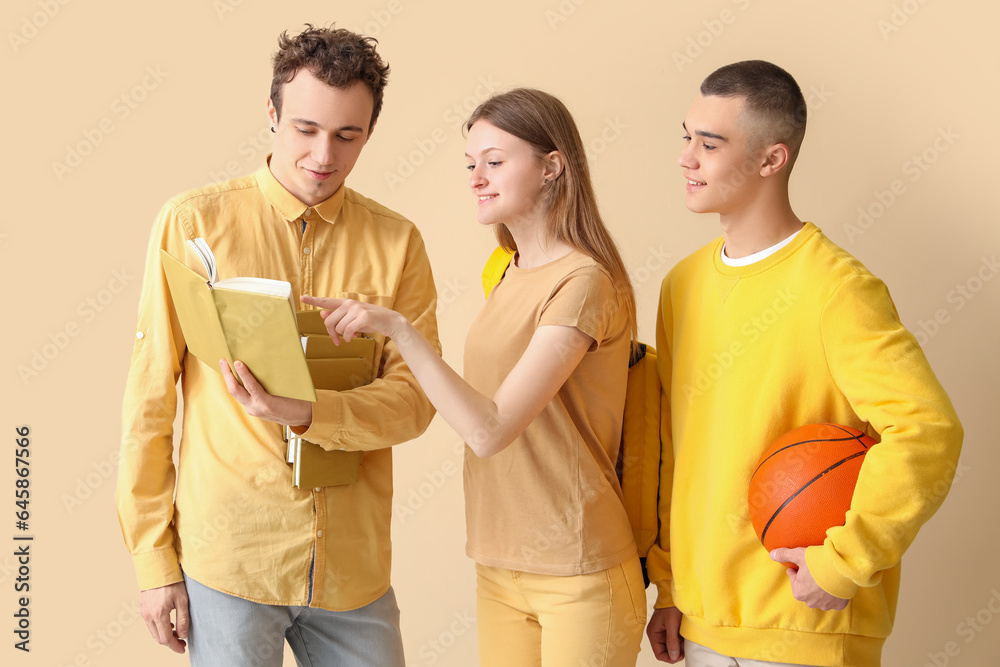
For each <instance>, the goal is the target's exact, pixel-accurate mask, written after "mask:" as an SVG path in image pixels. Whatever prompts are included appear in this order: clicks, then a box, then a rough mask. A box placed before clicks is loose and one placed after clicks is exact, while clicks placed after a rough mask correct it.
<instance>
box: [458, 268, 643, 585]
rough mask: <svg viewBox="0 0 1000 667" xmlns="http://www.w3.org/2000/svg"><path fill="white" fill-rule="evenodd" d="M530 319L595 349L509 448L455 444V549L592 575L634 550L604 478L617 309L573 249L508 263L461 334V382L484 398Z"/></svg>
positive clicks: (616, 378)
mask: <svg viewBox="0 0 1000 667" xmlns="http://www.w3.org/2000/svg"><path fill="white" fill-rule="evenodd" d="M541 325H563V326H572V327H576V328H577V329H579V330H580V331H582V332H584V333H585V334H587V335H588V336H590V337H591V338H593V339H594V340H595V341H596V344H595V345H594V346H593V347H592V348H591V349H590V351H588V352H587V353H586V354H585V355H584V358H583V360H582V361H581V362H580V364H579V366H577V368H576V369H575V370H574V371H573V373H572V375H570V377H569V379H568V380H567V381H566V383H565V384H564V385H563V386H562V388H561V389H560V390H559V392H558V393H557V394H556V396H555V397H554V398H553V399H552V401H550V402H549V404H548V405H547V406H545V409H544V410H543V411H542V413H541V414H540V415H539V416H538V417H537V418H536V419H535V420H534V421H533V422H531V424H529V425H528V428H527V429H525V431H524V432H523V433H522V434H521V435H520V436H518V437H517V439H515V440H514V442H513V443H511V444H510V446H508V447H507V448H506V449H504V450H503V451H502V452H500V453H499V454H496V455H495V456H492V457H489V458H485V459H481V458H479V457H478V456H476V454H475V452H473V451H472V450H471V449H470V448H468V447H466V451H465V498H466V503H465V507H466V520H467V523H468V545H467V548H466V552H467V553H468V555H469V556H470V557H471V558H473V559H475V560H476V561H477V562H479V563H482V564H484V565H489V566H493V567H503V568H508V569H512V570H520V571H525V572H535V573H539V574H553V575H575V574H587V573H591V572H598V571H601V570H605V569H608V568H610V567H613V566H615V565H618V564H620V563H622V562H623V561H625V560H626V559H627V558H629V557H630V556H632V555H633V554H634V553H635V542H634V540H633V539H632V530H631V528H630V526H629V522H628V517H627V515H626V514H625V508H624V506H623V505H622V495H621V487H620V486H619V484H618V478H617V476H616V475H615V461H616V459H617V457H618V448H619V445H620V442H621V427H622V413H623V410H624V405H625V385H626V381H627V374H628V354H629V332H628V324H627V316H626V313H625V310H624V309H623V308H620V307H619V304H618V298H617V295H616V294H615V290H614V287H613V285H612V283H611V278H610V276H609V275H608V273H607V272H606V271H605V270H604V269H602V268H601V267H599V266H598V265H597V263H596V262H594V260H593V259H591V258H590V257H587V256H586V255H584V254H582V253H579V252H576V251H572V252H570V253H569V254H568V255H565V256H563V257H561V258H559V259H557V260H555V261H553V262H550V263H548V264H545V265H543V266H540V267H536V268H531V269H520V268H518V267H516V266H514V265H513V264H511V266H510V268H508V269H507V274H506V276H505V277H504V279H503V281H501V282H500V284H499V285H497V287H496V288H495V289H494V290H493V291H492V292H491V293H490V296H489V298H488V299H487V301H486V305H485V306H484V307H483V310H482V312H480V313H479V316H478V317H477V318H476V321H475V322H474V323H473V324H472V328H471V329H470V330H469V336H468V339H467V341H466V346H465V377H466V380H468V382H469V383H470V384H471V385H472V386H473V387H475V388H476V389H477V390H479V391H480V392H482V393H484V394H485V395H487V396H493V395H494V394H495V393H496V390H497V389H498V388H499V387H500V384H501V383H502V382H503V380H504V379H505V378H506V377H507V375H508V373H510V371H511V370H512V369H513V368H514V365H515V364H516V363H517V362H518V361H519V360H520V358H521V355H522V354H523V353H524V350H525V349H526V348H527V346H528V342H529V341H530V340H531V337H532V335H533V334H534V332H535V329H536V328H537V327H539V326H541ZM552 353H553V354H558V350H553V351H552Z"/></svg>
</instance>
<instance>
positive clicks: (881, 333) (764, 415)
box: [647, 61, 962, 667]
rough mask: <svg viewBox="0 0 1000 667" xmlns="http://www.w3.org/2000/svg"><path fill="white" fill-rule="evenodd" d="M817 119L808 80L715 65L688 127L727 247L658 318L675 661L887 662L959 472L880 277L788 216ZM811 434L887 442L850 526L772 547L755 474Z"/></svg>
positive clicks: (925, 373) (709, 208)
mask: <svg viewBox="0 0 1000 667" xmlns="http://www.w3.org/2000/svg"><path fill="white" fill-rule="evenodd" d="M805 120H806V105H805V100H804V99H803V97H802V93H801V91H800V89H799V86H798V85H797V84H796V82H795V80H794V79H793V78H792V77H791V76H790V75H789V74H788V73H787V72H785V71H784V70H782V69H781V68H779V67H777V66H775V65H772V64H770V63H767V62H763V61H746V62H740V63H735V64H733V65H728V66H726V67H723V68H721V69H719V70H717V71H716V72H714V73H712V74H711V75H710V76H709V77H708V78H707V79H705V81H704V82H703V83H702V86H701V94H700V95H698V97H697V98H696V99H695V101H694V103H693V104H692V106H691V109H690V111H689V112H688V115H687V117H686V118H685V120H684V124H683V127H684V131H685V135H686V136H685V137H684V140H685V146H684V148H683V150H682V152H681V156H680V159H679V163H680V166H681V169H682V171H683V175H684V178H685V179H686V180H687V195H686V204H687V207H688V208H689V209H690V210H692V211H695V212H698V213H717V214H718V215H719V220H720V223H721V226H722V238H720V239H718V240H716V241H713V242H712V243H710V244H708V245H707V246H705V247H703V248H702V249H700V250H698V251H697V252H695V253H694V254H692V255H690V256H689V257H687V258H685V259H684V260H682V261H681V262H679V263H678V264H677V265H676V266H675V267H674V268H673V269H672V270H671V271H670V272H669V274H668V275H667V276H666V278H665V279H664V281H663V286H662V290H661V297H660V308H659V314H658V318H657V349H658V352H659V356H658V362H659V372H660V377H661V381H662V385H663V392H664V395H663V420H662V423H663V429H662V441H663V448H664V449H663V457H662V470H661V480H662V482H661V484H662V486H661V492H660V517H661V525H662V526H663V531H662V532H661V536H660V540H659V544H658V545H657V546H654V548H653V550H652V551H651V552H650V554H649V558H648V561H647V564H648V567H649V574H650V579H652V580H653V581H654V582H656V584H657V587H658V591H659V596H658V599H657V603H656V607H657V609H656V611H655V612H654V614H653V616H652V618H651V620H650V624H649V627H648V630H647V632H648V634H649V638H650V642H651V644H652V646H653V650H654V652H655V653H656V655H657V657H658V658H659V659H660V660H662V661H664V662H670V663H675V662H678V661H679V660H680V659H681V658H684V659H685V664H687V665H688V667H707V666H711V667H715V666H720V667H735V666H741V667H760V666H762V665H777V664H783V665H789V664H793V665H829V666H844V667H846V666H850V667H872V666H875V665H878V664H879V663H880V659H881V651H882V645H883V643H884V641H885V638H886V637H887V636H888V635H889V632H890V630H891V629H892V620H893V617H894V614H895V608H896V600H897V596H898V592H899V572H900V567H899V563H900V558H901V557H902V554H903V552H904V551H905V550H906V548H907V547H908V546H909V545H910V543H911V542H912V541H913V539H914V537H915V536H916V533H917V530H918V529H919V527H920V526H921V525H922V524H923V523H924V522H925V521H927V519H929V518H930V516H931V515H932V514H933V513H934V512H935V511H936V510H937V508H938V507H939V506H940V504H941V502H942V501H943V500H944V495H945V494H946V493H947V489H948V486H949V485H950V483H951V481H952V479H953V477H954V474H955V469H956V465H957V461H958V456H959V451H960V449H961V442H962V427H961V425H960V424H959V422H958V419H957V416H956V415H955V411H954V408H953V407H952V405H951V402H950V401H949V399H948V397H947V395H946V394H945V392H944V390H943V389H942V388H941V385H940V384H939V383H938V381H937V379H936V378H935V376H934V374H933V372H932V371H931V369H930V366H929V365H928V363H927V360H926V358H925V357H924V354H923V352H922V351H921V349H920V347H919V345H918V344H917V342H916V340H915V338H914V337H913V335H912V334H910V332H908V331H907V330H906V329H905V328H904V327H903V325H902V324H901V323H900V321H899V317H898V315H897V313H896V309H895V307H894V305H893V303H892V300H891V298H890V297H889V293H888V290H887V289H886V287H885V285H884V284H883V283H882V281H881V280H879V279H878V278H876V277H875V276H873V275H872V274H871V273H870V272H869V271H868V270H867V269H866V268H865V267H864V266H863V265H862V264H861V263H860V262H859V261H858V260H857V259H855V258H854V257H852V256H850V255H849V254H848V253H847V252H845V251H844V250H842V249H841V248H839V247H837V246H836V245H834V244H833V243H832V242H831V241H830V240H829V239H828V238H826V236H824V235H823V233H822V232H821V231H820V230H819V228H817V227H816V226H815V225H814V224H812V223H810V222H805V223H803V222H802V221H801V220H800V219H799V218H798V217H797V216H796V215H795V213H794V212H793V211H792V208H791V205H790V204H789V198H788V178H789V173H790V171H791V168H792V165H793V163H794V161H795V158H796V156H797V154H798V151H799V146H800V145H801V142H802V137H803V135H804V133H805ZM816 422H832V423H839V424H846V425H849V426H853V427H855V428H858V429H861V430H862V431H867V432H868V433H869V434H871V435H874V436H876V438H877V439H878V438H879V437H880V438H881V442H880V443H879V444H877V445H875V446H874V447H872V448H871V450H870V451H869V452H868V454H867V457H866V459H865V462H864V465H863V466H862V468H861V473H860V475H859V478H858V483H857V487H856V489H855V492H854V498H853V503H852V506H851V510H850V511H849V512H848V514H847V518H846V523H845V525H844V526H842V527H834V528H830V529H829V530H828V531H827V537H826V540H825V542H824V543H823V544H822V545H819V546H811V547H808V548H795V549H785V548H782V549H776V550H774V551H773V552H772V553H771V554H768V553H767V551H765V549H764V548H763V547H762V546H761V544H760V542H759V540H758V539H757V536H756V534H755V532H754V529H753V526H752V525H751V523H750V518H749V516H748V510H747V490H748V485H749V480H750V476H751V474H752V472H753V469H754V467H755V465H756V463H757V460H758V458H759V457H760V455H761V453H762V452H763V451H764V450H765V449H766V448H767V447H768V445H769V444H770V443H771V442H773V441H774V440H775V439H776V438H777V437H779V436H781V435H783V434H784V433H786V432H788V431H790V430H792V429H794V428H797V427H799V426H803V425H806V424H810V423H816ZM788 546H792V545H788ZM782 562H791V563H794V564H795V566H796V568H791V569H788V570H787V574H786V568H785V567H783V566H782V565H781V563H782Z"/></svg>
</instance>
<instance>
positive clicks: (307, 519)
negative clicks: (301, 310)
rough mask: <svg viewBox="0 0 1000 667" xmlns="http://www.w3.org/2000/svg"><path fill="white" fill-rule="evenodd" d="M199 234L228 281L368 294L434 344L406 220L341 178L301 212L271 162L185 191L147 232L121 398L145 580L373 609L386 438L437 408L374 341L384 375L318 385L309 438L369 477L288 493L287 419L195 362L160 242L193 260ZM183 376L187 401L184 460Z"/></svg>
mask: <svg viewBox="0 0 1000 667" xmlns="http://www.w3.org/2000/svg"><path fill="white" fill-rule="evenodd" d="M197 237H203V238H204V239H205V240H206V241H207V242H208V245H209V247H210V248H211V249H212V251H213V253H214V254H215V258H216V262H217V265H218V267H219V278H220V279H221V278H228V277H236V276H257V277H262V278H274V279H279V280H287V281H288V282H290V283H291V285H292V292H293V296H294V298H295V300H296V303H298V299H299V296H300V295H301V294H304V293H306V294H315V295H319V296H333V297H350V298H354V299H357V300H360V301H366V302H371V303H376V304H379V305H381V306H385V307H388V308H392V309H394V310H397V311H399V312H400V313H402V314H403V315H405V316H406V317H407V319H409V320H410V321H411V322H413V323H414V325H415V326H416V328H417V329H418V330H419V331H420V332H421V333H423V335H424V336H426V337H427V339H428V340H430V341H431V342H432V343H433V344H435V345H437V344H438V337H437V322H436V319H435V309H436V301H437V294H436V290H435V287H434V279H433V277H432V275H431V268H430V263H429V261H428V259H427V254H426V251H425V249H424V244H423V240H422V239H421V237H420V234H419V232H418V231H417V229H416V227H414V225H413V224H412V223H411V222H409V221H408V220H406V219H405V218H403V217H402V216H400V215H398V214H396V213H394V212H392V211H390V210H388V209H386V208H385V207H383V206H381V205H379V204H378V203H376V202H374V201H372V200H370V199H367V198H365V197H363V196H361V195H359V194H357V193H356V192H354V191H353V190H350V189H349V188H347V187H346V185H345V186H341V188H340V189H339V190H338V191H337V193H336V194H334V195H333V196H332V197H330V198H329V199H327V200H326V201H324V202H322V203H320V204H318V205H316V206H314V207H311V208H310V207H307V206H306V205H305V204H303V203H302V202H300V201H299V200H298V199H296V198H295V197H294V196H293V195H292V194H291V193H289V192H288V191H287V190H285V189H284V188H283V187H282V186H281V185H280V184H279V183H278V182H277V180H275V178H274V176H273V175H272V174H271V172H270V169H269V167H268V166H267V165H264V166H263V167H262V168H261V169H260V170H259V171H258V172H257V173H256V174H255V175H253V176H247V177H244V178H237V179H234V180H232V181H228V182H226V183H222V184H219V185H214V186H209V187H205V188H201V189H198V190H193V191H191V192H187V193H184V194H182V195H179V196H177V197H175V198H174V199H172V200H171V201H170V202H168V203H167V204H166V205H165V206H164V207H163V210H162V211H161V213H160V216H159V219H158V220H157V222H156V225H155V227H154V228H153V233H152V237H151V239H150V243H149V250H148V254H147V257H146V273H145V279H144V282H143V288H142V295H141V298H140V302H139V318H138V326H137V328H136V336H135V343H134V345H135V347H134V349H133V351H132V361H131V367H130V369H129V375H128V382H127V386H126V390H125V400H124V406H123V418H122V422H123V438H122V448H121V461H120V468H119V476H118V491H117V506H118V517H119V522H120V523H121V527H122V533H123V535H124V537H125V542H126V544H127V546H128V548H129V550H130V551H131V553H132V557H133V561H134V564H135V569H136V574H137V577H138V581H139V587H140V589H143V590H145V589H149V588H156V587H159V586H165V585H167V584H171V583H174V582H177V581H181V580H182V575H181V568H183V570H184V572H186V573H187V574H188V576H190V577H192V578H194V579H195V580H196V581H199V582H201V583H203V584H205V585H207V586H209V587H211V588H214V589H216V590H220V591H223V592H226V593H230V594H233V595H237V596H239V597H243V598H246V599H250V600H254V601H257V602H262V603H268V604H285V605H309V606H312V607H322V608H324V609H331V610H335V611H343V610H348V609H355V608H357V607H360V606H363V605H366V604H368V603H370V602H372V601H374V600H375V599H377V598H378V597H380V596H381V595H382V594H384V593H385V592H386V591H387V590H388V587H389V565H390V554H391V547H390V542H389V523H390V517H391V501H392V453H391V450H390V449H388V448H389V447H390V446H392V445H395V444H398V443H401V442H404V441H406V440H410V439H412V438H414V437H416V436H418V435H420V434H421V433H422V432H423V431H424V429H426V428H427V425H428V424H429V423H430V420H431V417H432V416H433V414H434V410H433V407H432V406H431V404H430V402H429V401H428V400H427V398H426V397H425V396H424V394H423V392H422V391H421V390H420V387H419V386H418V385H417V382H416V380H415V379H414V378H413V376H412V374H411V373H410V371H409V369H408V368H407V367H406V365H405V364H404V363H403V360H402V358H401V357H400V355H399V352H398V350H397V349H396V346H395V345H394V344H393V343H392V342H391V341H387V340H385V339H384V337H381V336H375V339H376V344H377V348H376V364H377V367H376V368H374V369H373V370H374V372H375V373H374V376H375V377H376V378H377V379H376V380H375V381H374V382H372V383H371V384H370V385H368V386H365V387H360V388H357V389H353V390H350V391H345V392H335V391H317V394H318V400H317V402H316V403H314V404H313V421H312V424H311V426H310V427H309V429H308V430H307V431H306V432H305V433H303V434H302V437H303V438H305V439H306V440H309V441H311V442H315V443H317V444H319V445H321V446H323V447H324V448H327V449H347V450H362V451H364V452H365V454H364V459H363V462H362V466H361V473H360V479H359V480H358V481H357V482H356V483H354V484H349V485H345V486H333V487H325V488H316V489H297V488H294V487H293V486H292V477H291V468H290V466H289V465H288V464H287V463H286V462H285V443H284V442H283V440H282V427H281V426H280V425H279V424H276V423H274V422H269V421H265V420H262V419H258V418H256V417H250V416H248V415H247V414H246V413H245V412H244V410H243V408H242V406H240V405H239V404H238V403H237V402H236V400H235V399H233V398H232V397H231V396H230V395H229V392H228V391H227V390H226V385H225V382H224V381H223V379H222V376H221V375H220V374H219V373H218V372H217V371H216V370H214V369H212V368H209V367H208V366H206V365H205V364H204V363H202V362H201V361H199V360H198V359H197V358H196V357H195V356H194V355H192V354H188V351H187V348H186V345H185V342H184V335H183V333H182V332H181V329H180V326H179V324H178V321H177V315H176V313H175V312H174V308H173V305H172V303H171V300H170V293H169V290H168V287H167V284H166V281H165V279H164V275H163V270H162V267H161V262H160V255H159V250H160V249H161V248H162V249H164V250H166V251H167V252H168V253H170V254H171V255H173V256H174V257H177V258H180V259H184V260H185V261H187V263H188V265H189V266H192V268H196V269H197V270H201V269H202V267H201V266H200V263H198V262H197V260H196V259H195V258H194V257H193V256H192V255H191V254H189V253H187V252H186V251H185V246H186V243H185V241H187V240H188V239H193V238H197ZM250 370H251V372H252V371H253V369H252V368H251V369H250ZM178 378H181V391H182V396H183V405H184V407H183V426H182V432H181V438H180V446H179V448H178V450H179V451H177V452H175V451H174V446H173V426H172V425H173V422H174V416H175V412H176V408H177V392H176V385H177V379H178ZM175 457H176V461H177V463H176V466H175V463H174V460H175ZM175 482H176V484H175ZM175 487H176V489H175ZM175 490H176V498H175Z"/></svg>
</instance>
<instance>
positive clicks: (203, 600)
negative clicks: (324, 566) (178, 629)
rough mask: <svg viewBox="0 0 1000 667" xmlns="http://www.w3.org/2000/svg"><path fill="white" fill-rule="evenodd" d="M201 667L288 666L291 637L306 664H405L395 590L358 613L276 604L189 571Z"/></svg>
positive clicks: (192, 643)
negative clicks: (220, 587)
mask: <svg viewBox="0 0 1000 667" xmlns="http://www.w3.org/2000/svg"><path fill="white" fill-rule="evenodd" d="M184 583H185V585H186V586H187V594H188V609H189V613H190V615H191V628H190V630H189V632H188V650H189V651H190V655H191V665H192V666H193V667H229V666H232V667H280V665H281V660H282V655H283V653H284V648H285V647H284V643H285V640H286V639H287V640H288V645H289V646H291V647H292V652H293V653H294V654H295V662H296V663H297V664H298V665H299V667H325V666H327V665H335V666H336V667H404V660H403V640H402V637H401V636H400V633H399V607H397V606H396V595H395V594H394V593H393V592H392V588H390V589H389V591H388V592H387V593H386V594H385V595H383V596H382V597H380V598H379V599H378V600H375V601H374V602H372V603H371V604H368V605H366V606H364V607H361V608H360V609H353V610H351V611H327V610H326V609H316V608H312V607H300V606H293V605H288V606H285V605H269V604H260V603H258V602H251V601H250V600H244V599H243V598H239V597H235V596H233V595H228V594H227V593H220V592H219V591H216V590H213V589H211V588H209V587H207V586H204V585H202V584H199V583H198V582H197V581H195V580H194V579H191V578H190V577H188V576H187V575H185V576H184Z"/></svg>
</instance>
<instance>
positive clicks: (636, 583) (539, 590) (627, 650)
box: [476, 556, 646, 667]
mask: <svg viewBox="0 0 1000 667" xmlns="http://www.w3.org/2000/svg"><path fill="white" fill-rule="evenodd" d="M476 574H477V583H476V597H477V601H476V612H477V618H478V622H477V624H478V626H479V664H480V667H514V666H516V667H543V666H544V667H634V666H635V661H636V658H637V657H638V655H639V644H640V642H641V641H642V636H643V629H644V627H645V625H646V591H645V588H644V587H643V581H642V571H641V569H640V567H639V558H638V557H637V556H633V557H632V558H630V559H629V560H627V561H625V562H624V563H622V564H621V565H616V566H615V567H612V568H610V569H608V570H604V571H602V572H594V573H592V574H583V575H576V576H570V577H557V576H553V575H548V574H533V573H530V572H518V571H516V570H507V569H503V568H496V567H488V566H486V565H480V564H478V563H477V564H476Z"/></svg>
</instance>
